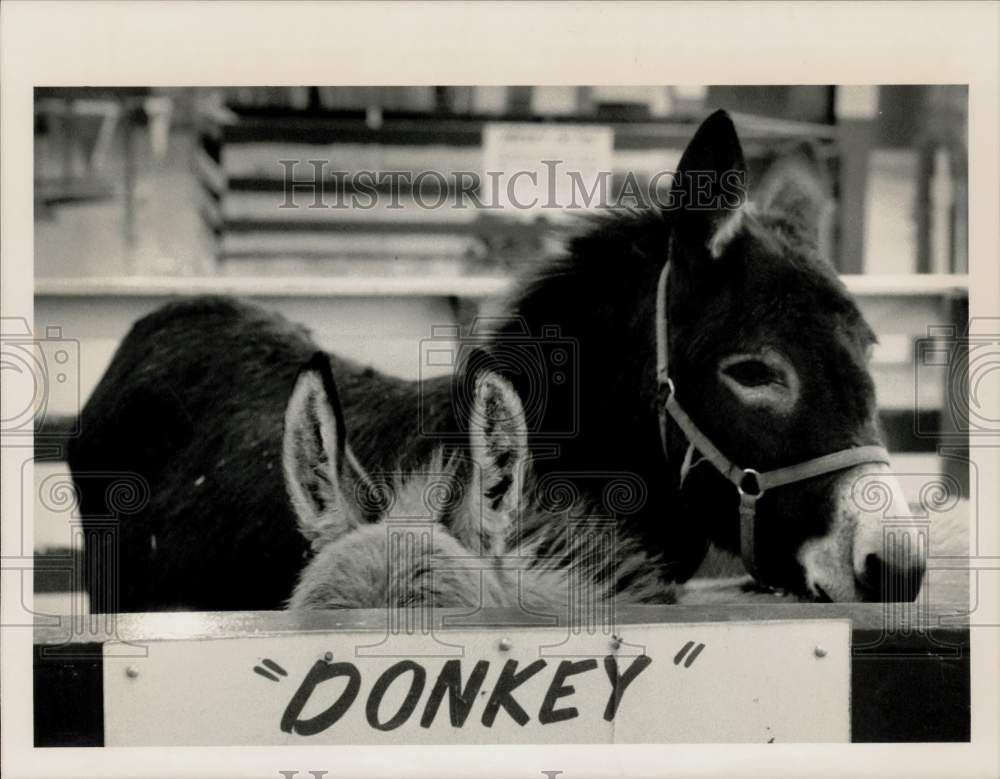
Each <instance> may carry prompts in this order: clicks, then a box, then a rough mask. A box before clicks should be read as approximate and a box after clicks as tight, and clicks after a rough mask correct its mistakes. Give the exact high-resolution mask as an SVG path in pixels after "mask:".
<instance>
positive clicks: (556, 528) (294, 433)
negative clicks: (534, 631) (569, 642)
mask: <svg viewBox="0 0 1000 779" xmlns="http://www.w3.org/2000/svg"><path fill="white" fill-rule="evenodd" d="M348 437H349V436H348V433H347V428H346V424H345V421H344V417H343V411H342V409H341V405H340V401H339V397H338V392H337V390H336V385H335V382H334V378H333V371H332V369H331V366H330V362H329V358H328V357H327V356H326V355H324V354H322V353H320V354H317V355H316V357H314V358H313V360H311V361H310V363H308V364H307V365H306V366H305V367H304V368H303V371H302V372H301V373H300V375H299V378H298V379H297V381H296V384H295V388H294V389H293V391H292V395H291V398H290V400H289V404H288V409H287V411H286V414H285V434H284V449H283V456H282V460H283V469H284V475H285V481H286V486H287V489H288V494H289V499H290V501H291V504H292V507H293V509H294V511H295V514H296V517H297V520H298V527H299V529H300V531H301V532H302V534H303V536H304V537H305V539H306V540H307V541H308V542H309V544H310V547H311V550H312V558H311V559H310V561H309V562H308V564H307V565H306V566H305V567H304V569H303V571H302V573H301V575H300V576H299V578H298V582H297V584H296V586H295V590H294V592H293V593H292V595H291V598H290V599H289V603H288V606H289V608H291V609H331V608H365V607H367V608H378V607H385V606H391V607H396V608H403V607H406V608H414V607H421V606H427V607H448V606H463V607H469V608H478V607H520V608H523V609H525V611H526V612H528V613H534V614H556V615H558V614H566V613H567V608H568V607H569V606H570V603H571V600H572V601H573V602H575V603H578V604H580V606H581V607H583V608H601V607H604V606H610V605H611V604H612V602H619V603H672V602H674V601H675V597H676V596H675V588H674V586H672V585H669V584H665V583H664V582H663V581H662V579H661V577H660V576H659V575H658V572H657V565H656V560H655V555H653V554H651V553H649V552H647V551H646V550H643V549H641V548H639V547H638V546H637V545H636V544H635V543H634V541H633V542H629V541H628V540H626V541H625V543H626V544H628V548H627V549H625V548H621V549H619V548H616V539H615V538H614V525H613V523H609V522H606V521H605V522H601V521H600V516H601V515H603V516H604V517H607V516H608V514H607V513H606V512H604V511H601V512H598V511H596V510H595V507H594V506H593V505H583V504H582V502H579V501H578V502H576V503H575V504H574V505H571V506H562V507H560V509H561V510H556V507H555V506H551V505H549V506H546V505H540V503H539V496H537V495H534V496H532V495H529V493H528V491H526V490H525V486H526V483H527V480H526V478H525V477H526V475H527V472H528V471H529V470H530V468H531V461H530V454H529V452H528V446H527V431H526V424H525V417H524V410H523V407H522V405H521V401H520V399H519V398H518V397H517V394H516V393H515V392H514V390H513V387H512V386H511V385H510V384H509V383H508V382H507V381H506V380H505V379H502V378H500V377H499V376H497V375H495V374H491V373H489V372H484V373H483V374H481V375H480V376H479V377H478V378H477V380H476V383H475V387H474V400H473V408H472V412H471V415H470V419H469V439H470V440H469V445H470V448H469V454H470V458H471V460H472V467H471V469H470V471H471V474H470V475H471V478H470V480H469V483H468V486H467V487H466V484H465V482H464V481H463V479H462V478H461V477H460V476H459V475H458V474H457V473H456V469H455V468H454V466H453V465H452V464H449V463H446V462H445V461H444V455H443V452H440V451H439V452H438V453H437V454H436V455H435V456H434V457H433V458H432V460H431V463H430V464H429V467H427V468H426V469H424V470H421V471H418V472H416V473H412V474H406V473H403V474H396V475H394V478H393V479H392V480H391V496H389V499H388V500H387V501H385V502H384V503H385V512H386V513H385V514H384V515H383V516H382V517H381V518H380V519H379V521H376V522H368V521H366V518H365V514H366V512H365V511H364V510H363V509H362V506H361V505H360V504H361V503H362V502H364V501H365V500H366V496H369V495H370V490H371V489H372V485H371V477H370V476H369V475H368V474H366V473H365V472H364V470H363V469H362V468H361V467H360V465H359V464H358V462H357V459H356V457H354V456H353V454H352V453H351V450H350V449H349V448H348V446H347V443H346V442H347V440H348ZM384 483H385V482H384ZM386 484H387V483H386ZM442 491H444V492H451V491H457V492H458V493H460V496H459V497H458V499H457V500H453V501H446V500H441V499H440V498H441V493H442ZM515 528H520V530H521V532H520V534H519V535H520V536H521V542H520V544H519V545H518V547H517V548H514V549H512V548H509V546H508V544H509V541H510V539H511V538H513V537H514V536H515V533H514V530H515ZM545 540H548V541H550V542H555V543H557V544H559V545H562V546H564V547H566V548H567V549H569V550H570V552H569V558H570V560H569V564H563V556H562V555H559V556H556V557H551V558H546V557H542V556H539V550H540V549H541V548H542V547H543V546H544V544H543V541H545ZM571 591H572V592H571Z"/></svg>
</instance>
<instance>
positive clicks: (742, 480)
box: [656, 260, 889, 581]
mask: <svg viewBox="0 0 1000 779" xmlns="http://www.w3.org/2000/svg"><path fill="white" fill-rule="evenodd" d="M669 275H670V261H669V260H668V261H667V263H666V264H665V265H664V266H663V270H662V271H661V272H660V279H659V282H658V283H657V285H656V384H657V393H658V396H659V399H660V403H659V416H660V441H661V443H662V445H663V455H664V457H666V458H667V459H668V460H669V459H670V456H669V454H668V453H667V416H668V415H669V416H670V418H671V419H673V420H674V422H675V423H676V425H677V427H679V428H680V429H681V432H682V433H683V434H684V436H685V437H686V438H687V441H688V449H687V453H686V455H685V457H684V463H683V464H682V466H681V481H680V483H681V486H683V484H684V479H685V478H686V477H687V474H688V472H689V471H690V470H691V468H692V467H694V466H695V465H698V464H699V463H700V462H703V461H704V460H707V461H708V462H709V463H711V464H712V465H713V466H714V467H715V470H717V471H718V472H719V473H720V474H722V476H723V477H724V478H725V479H727V480H728V481H729V482H730V483H731V484H733V485H734V486H735V487H736V490H737V492H738V493H739V496H740V556H741V557H742V558H743V564H744V565H745V566H746V568H747V571H748V572H749V573H750V574H751V575H752V576H753V577H754V578H755V579H757V580H758V581H759V580H760V576H759V575H758V573H757V566H756V565H755V563H754V551H755V547H756V536H755V533H756V515H757V501H758V500H760V498H761V496H762V495H763V494H764V493H765V492H767V491H768V490H770V489H774V488H775V487H782V486H784V485H786V484H794V483H795V482H799V481H805V480H806V479H812V478H813V477H815V476H822V475H823V474H826V473H832V472H834V471H842V470H844V469H846V468H851V467H853V466H855V465H860V464H862V463H885V464H886V465H888V464H889V453H888V452H887V451H886V450H885V448H884V447H881V446H855V447H852V448H850V449H841V450H840V451H837V452H833V453H831V454H826V455H823V456H821V457H815V458H813V459H812V460H806V461H805V462H801V463H798V464H797V465H789V466H787V467H785V468H776V469H775V470H773V471H766V472H764V473H761V472H760V471H757V470H755V469H753V468H741V467H740V466H738V465H736V464H735V463H734V462H733V461H732V460H730V459H729V458H728V457H726V456H725V455H724V454H723V453H722V452H721V451H720V450H719V448H718V447H717V446H716V445H715V444H713V443H712V441H711V440H710V439H709V437H708V436H706V435H705V434H704V433H703V432H702V431H701V430H700V429H699V428H698V426H697V425H696V424H695V423H694V421H693V420H692V419H691V417H689V416H688V415H687V412H686V411H684V409H683V408H681V404H680V403H678V402H677V395H676V392H675V388H674V382H673V380H671V378H670V374H669V371H668V358H669V343H670V341H669V334H668V330H667V324H668V323H667V277H668V276H669ZM695 451H698V452H699V453H700V454H701V455H702V458H703V459H702V460H699V461H697V462H694V463H692V460H693V456H694V453H695Z"/></svg>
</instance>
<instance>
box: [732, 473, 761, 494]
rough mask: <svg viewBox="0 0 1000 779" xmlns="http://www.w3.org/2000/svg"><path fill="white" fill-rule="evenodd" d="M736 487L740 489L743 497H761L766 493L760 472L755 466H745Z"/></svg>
mask: <svg viewBox="0 0 1000 779" xmlns="http://www.w3.org/2000/svg"><path fill="white" fill-rule="evenodd" d="M736 489H737V490H739V493H740V496H741V497H746V498H752V499H753V500H757V499H758V498H760V496H761V495H763V494H764V490H763V489H762V488H761V486H760V472H759V471H755V470H754V469H753V468H744V469H743V474H742V475H741V476H740V482H739V484H737V485H736Z"/></svg>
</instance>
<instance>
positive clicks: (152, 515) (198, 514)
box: [69, 112, 924, 610]
mask: <svg viewBox="0 0 1000 779" xmlns="http://www.w3.org/2000/svg"><path fill="white" fill-rule="evenodd" d="M786 173H787V171H786ZM745 176H746V163H745V160H744V156H743V152H742V149H741V146H740V142H739V139H738V137H737V134H736V131H735V128H734V126H733V124H732V122H731V120H730V119H729V117H728V116H727V115H726V114H725V113H724V112H717V113H715V114H713V115H712V116H710V117H708V119H706V120H705V122H704V123H703V124H702V125H701V126H700V127H699V128H698V130H697V131H696V132H695V134H694V137H693V138H692V140H691V141H690V143H689V144H688V147H687V149H686V150H685V152H684V153H683V155H682V157H681V160H680V163H679V165H678V170H677V171H676V174H675V177H674V181H673V184H672V186H671V189H670V191H669V197H668V198H667V200H666V202H665V203H661V204H657V205H656V206H655V207H648V208H643V209H637V210H633V211H624V212H620V213H617V212H616V213H613V214H609V215H607V216H602V217H599V218H596V219H592V220H590V221H588V222H587V223H586V226H585V228H584V229H583V230H581V232H580V234H579V235H577V236H575V237H574V238H573V239H571V240H570V241H569V242H568V243H567V246H566V251H565V252H564V254H563V255H562V256H560V257H558V258H556V259H555V260H553V261H551V262H546V263H543V264H541V265H540V267H539V268H538V269H537V271H536V272H534V273H532V274H530V275H528V276H527V277H526V278H524V279H522V280H521V282H520V284H519V285H518V287H517V289H516V291H515V292H514V293H513V295H512V296H511V298H510V300H509V301H507V303H506V306H505V316H504V317H502V318H499V319H498V320H496V321H495V322H494V323H493V327H492V329H491V331H490V332H489V333H488V335H486V336H485V337H484V336H483V335H482V333H481V332H479V333H477V334H476V337H475V339H472V340H473V345H474V346H475V348H469V349H468V350H466V351H467V359H466V360H464V361H463V362H462V367H461V368H460V369H459V370H458V371H456V374H455V375H454V376H453V377H442V378H439V379H433V380H429V381H425V382H422V383H415V382H407V381H403V380H399V379H395V378H392V377H389V376H385V375H382V374H379V373H378V372H376V371H373V370H372V369H370V368H366V367H364V366H361V365H358V364H356V363H354V362H352V361H349V360H344V359H342V358H339V357H336V356H334V355H331V356H330V360H331V364H332V366H333V372H334V374H335V375H336V376H337V378H338V381H339V382H340V400H341V402H342V405H343V413H344V416H345V418H346V419H347V420H349V422H350V426H351V431H352V450H353V452H354V453H355V455H356V459H357V460H358V462H359V464H360V466H361V467H362V468H364V469H365V470H367V471H369V472H373V473H375V472H393V471H398V470H402V471H411V470H417V469H419V468H420V467H426V465H427V463H428V462H430V460H431V458H432V457H433V456H434V455H435V452H438V451H439V450H441V449H442V447H443V456H444V458H445V461H446V462H454V463H455V467H456V469H457V474H458V477H459V479H460V480H462V479H464V480H466V481H467V480H468V473H467V467H468V466H467V463H468V458H462V457H458V458H457V459H455V457H454V456H455V455H456V454H461V452H462V450H463V449H465V448H466V447H467V443H466V442H467V440H468V439H467V436H466V432H467V430H468V416H469V411H468V409H469V406H470V402H469V398H471V397H472V396H473V393H472V392H471V389H470V387H472V386H473V385H474V381H475V376H476V375H477V374H478V373H479V372H480V371H481V370H490V371H492V372H493V373H494V374H496V375H499V376H501V377H503V378H505V379H506V380H508V381H509V382H510V383H511V385H512V386H513V388H514V391H515V393H516V394H517V396H518V397H520V398H522V399H524V409H525V417H526V421H527V435H528V447H529V451H530V453H531V456H532V463H533V467H532V469H531V474H530V477H529V478H530V483H529V485H528V487H527V489H528V490H529V491H530V490H539V491H544V490H545V489H546V488H547V487H546V485H551V484H552V483H553V479H555V480H557V481H562V482H569V483H571V484H572V485H573V488H574V489H575V490H576V491H577V492H578V493H579V494H580V495H582V496H583V497H584V499H585V500H586V499H590V498H599V497H600V495H601V492H602V491H603V490H604V489H605V488H606V483H605V480H602V479H600V478H598V479H596V480H595V479H594V476H595V474H598V475H600V474H609V473H611V474H621V473H626V474H631V475H632V476H633V477H634V479H635V483H636V484H637V485H638V486H637V487H636V490H635V492H636V495H635V498H636V499H635V500H632V501H629V502H627V503H628V505H625V506H623V507H621V510H620V511H619V512H618V514H619V537H620V538H623V539H624V538H628V539H633V540H634V541H635V542H636V543H637V544H638V545H639V546H640V547H641V548H643V549H646V550H649V551H650V552H651V553H655V554H656V555H657V560H658V566H657V568H658V573H659V575H660V576H661V578H662V579H663V580H664V581H665V582H683V581H685V580H686V579H687V578H688V577H690V576H691V575H692V573H693V572H694V571H695V570H696V568H697V566H698V565H699V563H700V561H701V560H702V558H703V557H704V555H705V552H706V550H707V548H708V546H709V544H710V543H714V544H715V545H716V546H717V547H719V548H721V549H723V550H728V551H731V552H732V553H734V554H740V555H741V556H742V557H743V558H744V560H745V562H746V565H747V567H748V569H750V570H751V572H752V573H753V574H754V575H755V577H756V578H757V579H758V580H760V581H762V582H765V583H767V584H768V585H772V586H777V587H781V588H784V589H787V590H790V591H792V592H795V593H798V594H799V595H802V596H804V597H807V598H813V599H816V600H835V601H858V600H880V599H883V598H885V597H887V596H888V595H889V593H894V596H895V597H900V596H901V597H903V598H912V597H915V595H916V592H917V591H918V590H919V587H920V584H921V581H922V578H923V568H924V566H923V562H922V561H921V560H920V559H918V558H917V557H915V556H913V555H909V554H906V555H898V554H894V555H889V554H886V553H885V551H884V550H883V543H882V530H883V528H882V519H883V518H884V517H888V518H892V517H905V516H908V514H909V511H908V506H907V504H906V501H905V497H904V495H903V493H902V490H901V488H900V487H899V484H898V482H897V481H896V480H895V479H894V478H893V477H892V475H891V473H890V471H889V465H888V457H887V455H886V454H885V452H884V450H883V449H882V448H881V434H880V431H879V429H878V418H877V407H876V402H875V393H874V386H873V382H872V379H871V376H870V373H869V370H868V359H869V353H870V350H871V347H872V344H873V343H874V341H875V336H874V334H873V332H872V330H871V329H870V327H869V326H868V325H867V323H866V322H865V321H864V319H863V317H862V316H861V314H860V312H859V310H858V308H857V306H856V304H855V303H854V301H853V300H852V298H851V296H850V295H849V293H848V292H847V290H846V288H845V287H844V285H843V284H842V283H841V281H840V280H839V279H838V277H837V275H836V273H835V272H834V270H833V269H832V267H831V266H830V265H829V264H828V263H827V262H826V261H825V260H824V259H823V258H822V257H821V256H820V252H819V250H818V248H817V246H818V230H817V226H816V222H817V219H818V217H819V214H820V211H821V209H820V208H819V207H818V206H817V203H816V198H815V196H814V194H815V193H814V192H813V191H812V188H811V187H810V186H808V185H806V183H805V181H804V177H803V176H801V175H792V176H789V175H779V176H776V177H774V178H765V180H764V181H762V182H761V185H760V186H759V187H758V192H757V196H756V198H755V200H754V202H750V201H749V199H748V196H747V187H746V181H745ZM552 333H557V334H558V338H557V339H553V338H552V337H551V334H552ZM554 340H555V341H558V343H560V344H562V345H563V346H565V345H567V344H568V345H570V346H572V347H574V348H575V357H573V355H572V354H571V353H572V352H573V351H574V349H571V348H566V349H562V352H563V354H561V355H559V359H558V360H557V359H556V357H557V354H556V352H555V351H553V350H552V349H550V348H549V346H550V344H551V343H552V342H553V341H554ZM480 347H483V348H480ZM315 351H316V345H315V343H314V342H313V341H312V339H311V338H310V336H309V335H308V333H306V332H305V331H304V330H303V329H302V328H299V327H296V326H294V325H292V324H290V323H288V322H287V321H285V320H283V319H281V318H280V317H275V316H274V315H270V314H266V313H264V312H262V311H260V310H259V309H256V308H254V307H252V306H248V305H246V304H243V303H240V302H237V301H233V300H229V299H224V298H207V299H206V298H199V299H194V300H186V301H179V302H175V303H172V304H169V305H167V306H165V307H164V308H162V309H160V310H159V311H156V312H154V313H152V314H150V315H149V316H147V317H145V318H144V319H142V320H141V321H139V322H138V323H137V324H136V325H135V326H134V327H133V329H132V331H131V332H130V333H129V335H128V336H127V337H126V338H125V340H124V341H123V343H122V345H121V347H120V348H119V350H118V352H117V354H116V356H115V358H114V359H113V361H112V364H111V366H110V367H109V369H108V372H107V373H106V375H105V376H104V377H103V379H102V381H101V382H100V384H99V386H98V387H97V389H96V390H95V391H94V393H93V395H92V396H91V398H90V400H89V401H88V403H87V405H86V406H85V408H84V409H83V412H82V418H81V424H80V427H81V431H82V433H81V436H80V437H79V438H77V439H75V440H73V441H72V442H71V445H70V449H69V463H70V466H71V469H72V470H73V472H74V473H81V472H91V473H93V472H98V473H116V472H122V471H125V472H134V473H138V474H139V475H140V476H142V477H143V478H144V479H146V480H147V482H148V483H149V486H150V500H149V504H148V505H147V506H146V507H145V508H144V509H142V510H141V511H140V512H138V513H136V514H135V515H132V516H128V517H123V518H122V521H121V523H120V528H119V536H120V538H119V553H118V557H119V561H120V562H119V567H120V575H119V581H120V587H119V589H118V590H117V592H118V594H119V597H118V602H117V603H115V604H110V603H108V602H107V596H106V594H105V593H103V592H101V591H100V588H98V587H92V588H91V599H92V607H93V608H95V610H106V609H108V608H118V609H121V610H137V609H144V610H152V609H162V608H171V607H172V606H174V605H177V604H185V605H188V606H190V607H194V608H202V609H238V608H244V609H253V608H279V607H280V605H281V604H282V602H283V599H284V598H285V597H286V594H287V592H288V591H289V590H290V588H291V586H292V585H293V583H294V580H295V577H296V575H297V572H298V571H299V570H300V568H301V563H302V560H303V556H304V555H306V554H307V552H308V549H307V546H306V544H305V541H304V539H303V538H302V536H301V535H300V534H299V532H298V531H297V530H296V527H295V518H294V516H293V512H292V511H291V509H290V507H289V505H288V502H287V500H286V499H285V495H284V484H283V481H282V478H281V473H280V471H281V469H280V467H275V465H276V463H277V461H278V453H279V452H280V450H281V441H282V430H283V427H282V425H283V414H284V410H285V407H286V403H287V400H288V397H289V395H290V393H291V390H292V387H293V384H294V380H295V376H296V373H297V371H298V368H299V366H300V365H301V364H303V363H304V362H306V361H308V360H309V359H310V357H311V355H312V354H313V353H314V352H315ZM567 354H570V359H569V360H568V362H567V358H566V355H567ZM828 455H829V456H828ZM872 481H877V482H879V484H880V487H881V491H882V492H883V493H884V495H885V500H884V501H882V502H881V505H878V506H873V505H869V504H868V503H866V502H865V501H864V500H860V499H858V495H859V491H862V490H863V488H864V487H865V486H866V485H868V484H870V483H871V482H872ZM79 488H80V492H81V513H82V514H83V516H84V522H85V523H87V522H88V521H89V520H88V517H95V518H100V517H106V516H107V513H108V509H107V506H106V501H105V497H104V494H103V488H102V484H101V480H100V478H88V479H86V480H81V482H80V484H79ZM865 494H866V495H867V494H870V490H869V491H868V492H866V493H865ZM377 503H378V502H377V501H367V502H364V503H363V507H364V510H365V511H366V512H367V513H366V516H367V518H368V519H374V518H376V517H377V516H379V515H380V510H379V507H378V505H377ZM87 543H88V548H87V552H88V554H87V558H88V559H92V560H97V559H99V555H100V554H101V552H102V547H101V546H100V544H101V542H100V541H99V540H96V539H91V538H90V536H89V535H88V541H87ZM513 543H515V544H516V543H517V539H515V540H514V542H513ZM89 545H96V548H93V549H92V548H91V547H90V546H89ZM904 546H905V545H904ZM912 548H913V549H916V548H917V545H916V544H914V545H913V546H912ZM542 553H543V554H550V555H555V554H557V553H558V549H557V548H556V547H555V546H552V547H551V548H547V549H543V550H542ZM88 578H90V579H91V580H95V581H96V580H97V576H96V572H89V576H88Z"/></svg>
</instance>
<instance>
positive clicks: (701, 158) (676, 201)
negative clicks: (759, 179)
mask: <svg viewBox="0 0 1000 779" xmlns="http://www.w3.org/2000/svg"><path fill="white" fill-rule="evenodd" d="M746 176H747V172H746V160H745V159H744V157H743V148H742V147H741V146H740V139H739V138H738V137H737V135H736V128H735V127H734V126H733V121H732V119H730V118H729V114H727V113H726V112H725V111H716V112H715V113H714V114H712V115H711V116H710V117H708V118H707V119H706V120H705V121H704V122H702V124H701V126H700V127H699V128H698V130H697V132H696V133H695V134H694V137H693V138H692V139H691V141H690V143H688V146H687V149H685V150H684V154H683V155H682V156H681V160H680V162H679V163H678V165H677V171H676V174H675V175H674V181H673V185H672V186H671V189H670V198H669V200H668V204H667V210H668V211H669V212H670V220H671V223H672V224H673V228H674V248H675V254H676V255H677V260H678V261H680V262H682V263H684V262H687V263H690V262H696V261H698V260H701V259H707V258H708V257H709V256H710V254H712V253H714V251H713V250H712V249H711V248H710V244H712V243H713V237H715V236H716V233H717V232H718V231H720V229H724V227H723V226H724V224H726V222H727V220H728V219H729V218H730V217H732V216H733V215H734V213H736V212H737V211H738V209H739V208H740V207H741V206H742V205H743V204H744V203H745V202H746Z"/></svg>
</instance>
